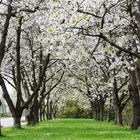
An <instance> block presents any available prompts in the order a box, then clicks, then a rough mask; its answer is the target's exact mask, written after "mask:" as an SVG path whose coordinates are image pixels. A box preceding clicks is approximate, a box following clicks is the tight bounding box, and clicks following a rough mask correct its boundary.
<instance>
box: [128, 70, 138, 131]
mask: <svg viewBox="0 0 140 140" xmlns="http://www.w3.org/2000/svg"><path fill="white" fill-rule="evenodd" d="M137 72H138V71H137ZM137 76H138V75H137ZM130 77H131V79H130V94H131V97H132V104H133V112H132V113H133V114H132V122H131V129H134V130H135V129H137V128H138V127H139V126H140V99H139V90H138V87H137V79H136V71H131V72H130ZM137 78H138V77H137Z"/></svg>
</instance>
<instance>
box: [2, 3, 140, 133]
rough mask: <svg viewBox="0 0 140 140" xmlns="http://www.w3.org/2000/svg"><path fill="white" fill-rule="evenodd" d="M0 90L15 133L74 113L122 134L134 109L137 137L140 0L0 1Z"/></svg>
mask: <svg viewBox="0 0 140 140" xmlns="http://www.w3.org/2000/svg"><path fill="white" fill-rule="evenodd" d="M7 85H10V86H11V87H12V88H13V94H12V95H11V94H10V93H9V92H8V86H7ZM0 86H1V89H2V96H3V98H4V99H5V101H6V103H7V105H8V108H9V110H10V112H11V115H12V117H13V118H14V125H15V127H17V128H21V121H20V120H21V117H22V115H23V112H24V111H26V118H27V122H28V124H33V123H37V122H39V121H42V120H45V119H52V118H56V117H57V115H58V112H59V111H62V109H63V108H64V109H65V107H69V108H70V107H72V108H74V106H77V108H79V110H81V111H82V107H83V108H84V107H85V109H86V110H87V111H89V110H90V111H89V112H91V114H92V115H90V116H91V117H92V118H94V119H97V120H101V121H103V120H105V119H107V120H108V121H110V120H113V121H114V122H115V124H116V125H119V126H123V124H124V116H123V112H124V110H125V109H126V108H127V107H128V106H130V107H131V110H132V114H131V124H130V128H131V129H133V130H135V129H137V128H138V127H139V126H140V109H139V108H140V0H73V1H69V0H32V1H31V0H20V1H18V0H0ZM79 102H80V103H81V104H78V103H79ZM64 104H65V105H64ZM80 106H82V107H80ZM74 109H75V108H74ZM79 110H75V112H78V111H79ZM79 114H80V111H79V112H78V113H77V115H76V116H80V115H79ZM58 116H59V115H58Z"/></svg>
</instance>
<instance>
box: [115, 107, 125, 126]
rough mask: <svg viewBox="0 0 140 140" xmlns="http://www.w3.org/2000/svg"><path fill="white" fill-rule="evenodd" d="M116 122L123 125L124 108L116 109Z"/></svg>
mask: <svg viewBox="0 0 140 140" xmlns="http://www.w3.org/2000/svg"><path fill="white" fill-rule="evenodd" d="M115 124H117V125H118V126H123V121H122V110H120V109H119V108H118V109H117V110H116V111H115Z"/></svg>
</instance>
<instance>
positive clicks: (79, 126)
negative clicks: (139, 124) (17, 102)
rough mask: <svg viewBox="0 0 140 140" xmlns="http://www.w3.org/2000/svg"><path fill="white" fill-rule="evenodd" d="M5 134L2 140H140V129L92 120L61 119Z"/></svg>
mask: <svg viewBox="0 0 140 140" xmlns="http://www.w3.org/2000/svg"><path fill="white" fill-rule="evenodd" d="M3 134H4V137H1V138H0V140H139V138H140V129H138V130H136V131H131V130H129V128H128V127H117V126H116V125H114V124H113V123H108V122H99V121H95V120H91V119H59V120H53V121H46V122H42V123H40V124H38V125H36V126H30V127H24V129H20V130H17V129H10V128H6V129H4V130H3Z"/></svg>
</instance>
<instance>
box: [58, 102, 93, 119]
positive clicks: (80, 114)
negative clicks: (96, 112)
mask: <svg viewBox="0 0 140 140" xmlns="http://www.w3.org/2000/svg"><path fill="white" fill-rule="evenodd" d="M90 116H91V110H90V109H85V108H82V106H81V105H79V104H78V102H77V101H73V100H67V101H66V105H65V107H64V108H63V109H61V110H60V112H59V115H58V117H59V118H90Z"/></svg>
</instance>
